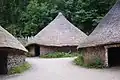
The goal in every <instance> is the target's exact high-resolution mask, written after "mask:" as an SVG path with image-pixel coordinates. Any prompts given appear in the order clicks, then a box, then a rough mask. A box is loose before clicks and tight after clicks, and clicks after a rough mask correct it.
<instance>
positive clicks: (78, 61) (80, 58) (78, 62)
mask: <svg viewBox="0 0 120 80" xmlns="http://www.w3.org/2000/svg"><path fill="white" fill-rule="evenodd" d="M74 62H75V64H76V65H80V66H83V65H84V58H83V56H82V55H79V56H78V57H77V58H76V59H75V60H74Z"/></svg>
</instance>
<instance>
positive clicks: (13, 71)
mask: <svg viewBox="0 0 120 80" xmlns="http://www.w3.org/2000/svg"><path fill="white" fill-rule="evenodd" d="M30 67H31V65H30V64H29V63H27V62H26V63H24V64H23V65H21V66H18V67H14V68H12V69H10V71H9V72H8V74H16V73H22V72H24V71H26V70H28V69H29V68H30Z"/></svg>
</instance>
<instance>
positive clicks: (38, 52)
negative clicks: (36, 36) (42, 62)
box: [35, 45, 40, 56]
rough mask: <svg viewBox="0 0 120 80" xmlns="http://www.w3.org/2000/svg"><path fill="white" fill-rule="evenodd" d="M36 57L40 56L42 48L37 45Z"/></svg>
mask: <svg viewBox="0 0 120 80" xmlns="http://www.w3.org/2000/svg"><path fill="white" fill-rule="evenodd" d="M35 56H40V46H39V45H35Z"/></svg>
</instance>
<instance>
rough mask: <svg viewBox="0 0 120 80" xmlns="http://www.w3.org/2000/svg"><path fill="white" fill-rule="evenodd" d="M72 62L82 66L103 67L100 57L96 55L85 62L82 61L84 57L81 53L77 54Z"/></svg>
mask: <svg viewBox="0 0 120 80" xmlns="http://www.w3.org/2000/svg"><path fill="white" fill-rule="evenodd" d="M74 63H75V64H76V65H80V66H83V67H87V68H104V63H103V61H101V59H100V58H98V57H95V56H94V57H93V59H92V60H91V61H90V62H89V63H88V64H85V63H84V58H83V55H79V56H78V57H77V58H76V59H75V60H74Z"/></svg>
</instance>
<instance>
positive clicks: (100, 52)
mask: <svg viewBox="0 0 120 80" xmlns="http://www.w3.org/2000/svg"><path fill="white" fill-rule="evenodd" d="M94 57H99V58H100V59H101V60H102V61H103V62H104V64H105V60H106V59H105V58H106V57H105V48H104V46H101V47H90V48H86V49H84V61H85V64H88V63H90V62H91V61H92V60H93V58H94Z"/></svg>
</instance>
